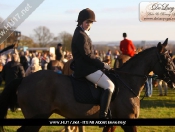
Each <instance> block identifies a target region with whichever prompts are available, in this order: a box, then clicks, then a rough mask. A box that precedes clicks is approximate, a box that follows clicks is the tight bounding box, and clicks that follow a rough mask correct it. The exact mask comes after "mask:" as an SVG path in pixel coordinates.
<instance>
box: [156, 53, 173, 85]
mask: <svg viewBox="0 0 175 132" xmlns="http://www.w3.org/2000/svg"><path fill="white" fill-rule="evenodd" d="M157 56H158V62H159V63H160V65H161V67H162V70H163V71H164V74H163V76H162V77H159V79H162V80H164V81H165V82H166V83H167V84H168V83H170V82H172V81H171V79H170V77H171V74H175V65H174V63H173V59H172V58H171V56H170V55H169V52H168V51H165V52H164V53H161V54H160V53H158V52H157ZM155 65H156V64H155Z"/></svg>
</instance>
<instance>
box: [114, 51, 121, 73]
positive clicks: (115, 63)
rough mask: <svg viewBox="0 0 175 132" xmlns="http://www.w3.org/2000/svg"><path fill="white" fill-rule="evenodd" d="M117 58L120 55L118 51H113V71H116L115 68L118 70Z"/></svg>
mask: <svg viewBox="0 0 175 132" xmlns="http://www.w3.org/2000/svg"><path fill="white" fill-rule="evenodd" d="M119 56H120V53H119V51H118V50H115V53H114V67H113V68H114V70H116V68H119Z"/></svg>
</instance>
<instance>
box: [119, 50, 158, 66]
mask: <svg viewBox="0 0 175 132" xmlns="http://www.w3.org/2000/svg"><path fill="white" fill-rule="evenodd" d="M156 48H157V47H151V48H148V49H145V50H143V51H141V52H139V53H138V54H136V55H134V56H133V57H131V58H130V59H129V60H128V61H127V62H126V63H124V64H123V65H122V66H121V67H120V68H123V67H125V66H126V65H127V63H130V62H131V61H134V60H136V59H137V58H139V57H140V56H142V55H143V54H147V52H148V51H150V50H155V49H156Z"/></svg>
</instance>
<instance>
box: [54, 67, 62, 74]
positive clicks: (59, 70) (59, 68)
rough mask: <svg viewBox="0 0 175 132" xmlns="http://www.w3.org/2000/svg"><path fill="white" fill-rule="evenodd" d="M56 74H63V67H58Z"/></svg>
mask: <svg viewBox="0 0 175 132" xmlns="http://www.w3.org/2000/svg"><path fill="white" fill-rule="evenodd" d="M54 72H56V73H58V74H62V70H61V67H58V66H56V67H55V70H54Z"/></svg>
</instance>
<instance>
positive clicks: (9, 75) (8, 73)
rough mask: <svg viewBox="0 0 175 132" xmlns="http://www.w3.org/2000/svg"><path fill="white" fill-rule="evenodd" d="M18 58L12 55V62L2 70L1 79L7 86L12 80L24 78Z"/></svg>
mask: <svg viewBox="0 0 175 132" xmlns="http://www.w3.org/2000/svg"><path fill="white" fill-rule="evenodd" d="M18 60H19V56H18V55H16V54H13V55H12V61H10V62H8V63H7V64H6V65H5V66H4V68H3V70H2V78H3V80H4V81H5V86H7V85H8V84H9V83H10V82H11V81H12V80H13V79H17V78H23V77H25V71H24V68H23V66H22V64H21V63H20V62H18Z"/></svg>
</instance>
